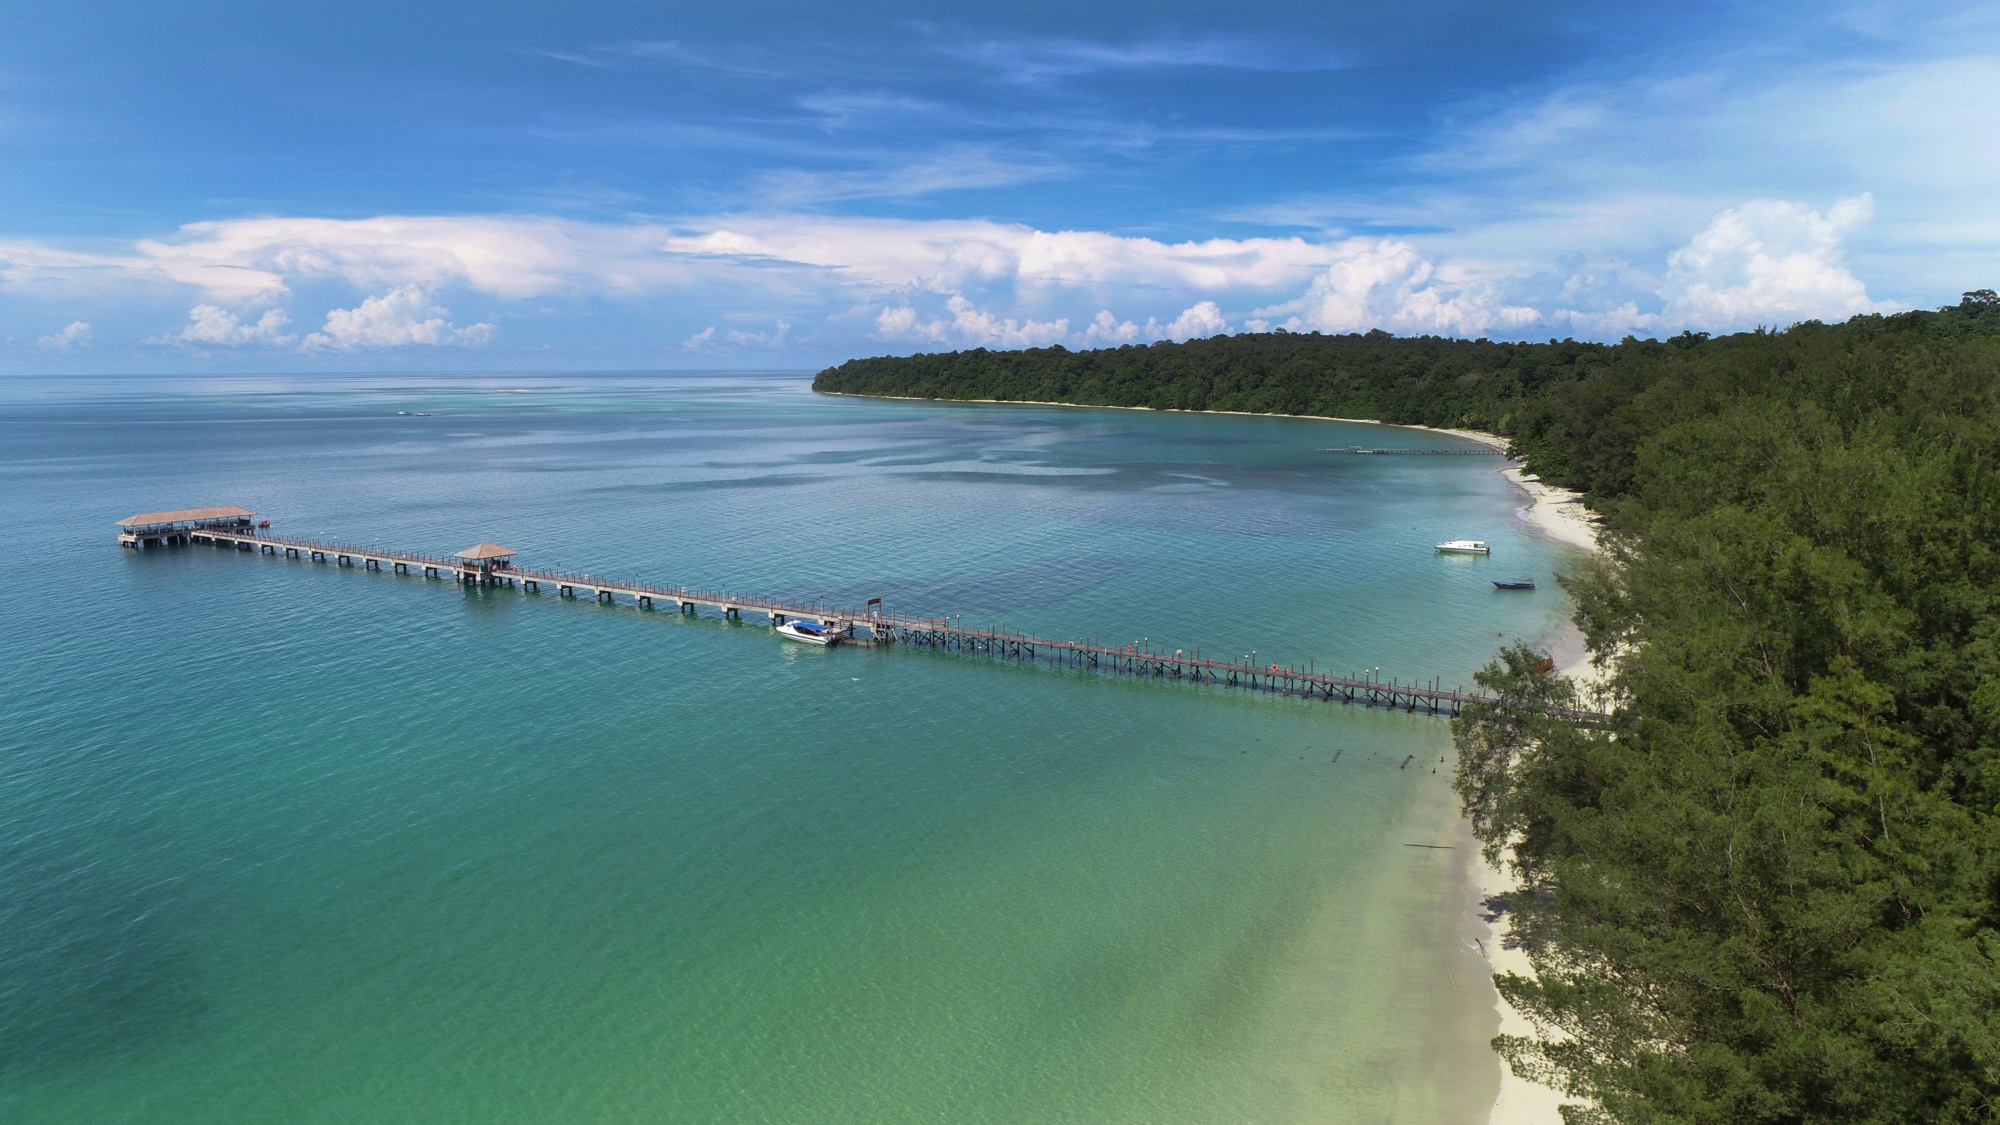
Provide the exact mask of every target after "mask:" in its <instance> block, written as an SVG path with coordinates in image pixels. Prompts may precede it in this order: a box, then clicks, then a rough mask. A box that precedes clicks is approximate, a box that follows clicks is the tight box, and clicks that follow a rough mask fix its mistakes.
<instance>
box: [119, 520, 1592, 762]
mask: <svg viewBox="0 0 2000 1125" xmlns="http://www.w3.org/2000/svg"><path fill="white" fill-rule="evenodd" d="M120 542H122V543H124V544H125V545H127V546H132V547H140V546H147V545H165V544H169V543H175V542H183V543H210V544H214V545H215V546H218V547H230V548H234V549H237V550H246V551H257V552H259V553H260V554H266V555H279V556H285V557H290V558H296V559H303V560H310V561H314V562H323V563H329V564H332V565H335V566H353V567H359V568H363V569H370V570H388V571H395V572H400V573H405V574H413V575H422V576H423V577H426V578H438V579H442V578H444V577H446V576H447V575H449V576H450V577H451V578H452V579H453V580H454V581H457V582H460V583H464V584H468V585H481V586H504V587H512V588H516V589H520V590H522V591H524V592H525V591H537V592H539V591H541V590H544V589H547V590H550V591H553V592H554V593H556V594H558V595H561V596H564V597H581V596H583V595H584V594H589V595H590V597H591V598H592V599H593V600H596V601H600V602H610V603H616V602H617V601H618V599H619V598H621V597H623V598H625V599H628V600H629V601H630V603H631V604H632V605H634V606H637V607H638V608H641V609H658V608H663V607H666V606H673V607H675V608H676V609H678V610H679V611H680V612H681V613H683V614H694V613H697V612H698V611H699V610H700V609H703V608H706V609H710V610H713V611H717V612H720V613H721V614H722V615H723V616H724V617H728V618H733V619H741V617H742V615H743V614H744V613H745V612H749V613H754V614H757V615H760V616H762V617H764V618H766V619H767V620H768V621H769V622H770V623H771V624H772V625H774V626H775V625H779V624H783V623H784V622H785V621H788V620H793V619H798V620H809V621H814V622H817V623H819V624H821V625H823V626H827V627H830V628H833V629H835V630H838V631H839V632H840V633H841V634H842V635H843V636H844V637H846V638H848V639H849V640H852V641H859V642H860V643H864V644H868V643H872V644H877V645H887V644H903V645H915V646H920V647H924V648H931V649H938V650H942V651H949V652H962V653H974V654H979V655H984V656H988V657H993V658H997V659H1010V660H1024V661H1030V662H1037V661H1043V662H1047V663H1049V664H1051V665H1055V666H1060V667H1069V668H1077V669H1084V670H1089V671H1095V672H1101V673H1106V674H1111V675H1125V676H1137V677H1142V678H1147V679H1154V680H1161V681H1173V682H1178V683H1194V684H1215V685H1220V686H1225V687H1234V688H1243V689H1246V690H1250V691H1262V692H1270V693H1272V694H1276V695H1286V696H1296V697H1299V698H1302V699H1317V700H1324V701H1328V702H1339V703H1344V704H1361V705H1363V706H1370V707H1388V708H1392V709H1395V710H1400V711H1409V712H1416V713H1420V714H1429V715H1453V716H1455V715H1458V714H1459V713H1460V712H1461V711H1463V710H1464V708H1465V707H1467V706H1468V705H1471V704H1477V703H1490V702H1492V701H1493V700H1494V697H1493V696H1490V695H1487V694H1485V693H1483V692H1477V691H1471V692H1468V691H1466V690H1464V689H1463V688H1462V687H1446V686H1444V684H1443V683H1442V682H1440V681H1438V680H1430V681H1427V682H1426V681H1419V682H1413V683H1405V682H1402V681H1400V680H1397V679H1390V680H1387V681H1384V680H1380V679H1376V678H1373V677H1367V676H1358V677H1357V676H1338V675H1334V674H1331V673H1327V672H1320V671H1317V670H1315V669H1311V668H1298V667H1296V666H1288V665H1279V664H1256V663H1252V662H1249V661H1242V662H1236V661H1229V660H1213V659H1209V658H1207V657H1204V656H1202V655H1201V654H1200V652H1199V650H1197V651H1196V652H1195V653H1193V654H1190V653H1188V652H1187V651H1185V650H1181V649H1176V650H1174V651H1173V652H1166V651H1164V650H1157V651H1156V650H1153V649H1151V648H1150V647H1149V646H1145V645H1125V646H1122V647H1121V646H1118V645H1105V644H1100V643H1098V642H1097V641H1095V640H1087V639H1073V638H1063V637H1054V638H1051V637H1042V636H1035V635H1033V634H1028V633H1016V632H1012V631H1009V630H1007V629H1005V628H1004V627H1003V628H981V627H977V626H967V625H965V624H963V623H962V622H959V621H957V620H955V619H952V618H941V617H920V616H912V615H908V614H903V613H890V612H885V611H883V610H882V609H881V608H880V607H879V605H878V604H877V603H874V602H871V603H869V604H868V605H866V606H863V607H861V608H855V607H852V606H842V605H838V604H836V603H834V602H828V601H802V600H798V599H790V598H774V597H765V596H760V595H753V594H740V593H734V592H731V591H726V590H719V589H714V588H705V587H698V586H680V585H671V584H659V583H651V582H643V581H639V580H636V579H621V578H611V577H607V576H602V575H592V574H588V573H582V572H575V571H567V570H543V569H536V568H532V567H521V568H516V567H513V566H512V565H510V564H508V563H506V562H504V561H503V562H501V563H500V564H499V565H494V564H493V561H492V559H491V558H490V557H486V558H468V554H469V553H461V554H460V555H453V556H443V555H426V554H420V553H415V552H409V551H397V550H384V549H382V548H379V547H355V546H351V545H348V544H344V543H339V542H336V541H332V540H323V539H311V538H299V537H295V536H284V535H274V534H271V533H270V532H268V531H264V530H261V529H258V528H255V527H251V526H248V521H247V520H239V521H235V522H234V523H232V524H229V525H223V524H220V523H217V524H211V525H208V526H198V527H180V528H173V529H169V530H167V531H164V532H161V533H148V532H141V533H138V534H134V533H131V532H128V533H125V534H123V535H121V536H120ZM482 546H491V545H490V544H485V545H482ZM495 550H496V551H499V552H502V553H503V555H507V556H511V552H506V551H505V549H504V548H495ZM857 630H866V632H867V634H868V636H867V638H866V639H865V640H863V639H862V638H861V636H860V634H859V633H858V632H857ZM1566 717H1568V718H1571V719H1574V720H1577V721H1584V722H1591V721H1597V720H1601V719H1602V718H1603V716H1601V715H1598V714H1595V713H1592V712H1581V711H1579V712H1576V713H1574V714H1572V715H1568V716H1566Z"/></svg>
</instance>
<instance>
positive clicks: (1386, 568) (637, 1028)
mask: <svg viewBox="0 0 2000 1125" xmlns="http://www.w3.org/2000/svg"><path fill="white" fill-rule="evenodd" d="M398 410H410V411H420V410H421V411H430V412H431V416H430V417H427V418H426V417H415V416H408V417H399V416H397V415H396V411H398ZM1384 432H1385V431H1382V430H1380V429H1379V428H1376V427H1367V426H1359V425H1348V424H1340V423H1330V422H1324V421H1307V420H1296V419H1281V418H1243V417H1219V416H1201V415H1183V414H1150V413H1139V412H1128V411H1100V410H1068V409H1061V408H1045V407H1017V406H980V405H958V404H932V403H910V402H883V401H867V400H857V399H845V398H828V397H823V396H815V395H813V394H812V393H811V392H810V391H809V390H808V389H807V387H806V380H805V379H804V378H803V377H799V376H793V375H782V376H754V377H753V376H741V375H730V376H690V375H674V376H658V375H656V376H604V375H591V376H573V377H524V376H501V377H492V378H483V377H460V376H451V377H412V376H402V377H378V376H371V377H327V376H319V377H285V378H270V379H259V378H247V377H232V378H222V379H214V380H194V379H182V380H174V379H95V380H65V381H60V382H58V381H39V380H14V381H11V382H8V383H6V384H4V385H0V473H3V474H4V488H0V512H4V516H5V526H6V527H7V528H8V530H9V535H8V536H7V538H6V540H5V543H4V548H0V549H4V551H5V555H6V560H7V569H8V571H9V572H10V577H11V578H12V581H11V582H10V587H9V602H8V605H7V609H6V612H7V620H8V625H9V627H8V629H7V643H6V645H5V646H4V651H0V708H4V710H3V711H0V715H4V720H5V721H4V723H0V1119H4V1120H8V1121H33V1122H44V1121H46V1122H121V1121H130V1122H149V1123H153V1122H223V1121H227V1122H237V1121H241V1122H264V1121H310V1122H322V1121H324V1122H350V1121H351V1122H581V1121H676V1122H680V1121H715V1122H748V1121H759V1122H906V1121H911V1122H913V1121H954V1122H956V1121H969V1122H986V1121H991V1122H1070V1121H1074V1122H1125V1121H1129V1122H1190V1123H1215V1122H1233V1121H1245V1122H1250V1121H1258V1122H1264V1121H1272V1122H1276V1121H1338V1122H1374V1121H1397V1122H1430V1121H1472V1120H1480V1119H1482V1118H1483V1114H1484V1110H1485V1108H1486V1106H1487V1105H1489V1104H1490V1101H1491V1097H1492V1091H1493V1089H1494V1083H1495V1082H1497V1074H1498V1064H1497V1063H1496V1062H1494V1060H1493V1059H1492V1058H1491V1056H1490V1055H1489V1054H1486V1053H1485V1052H1484V1049H1483V1041H1484V1039H1485V1038H1486V1037H1487V1036H1488V1035H1490V1034H1491V1031H1492V1024H1491V1020H1490V1017H1488V1016H1484V1015H1482V1013H1484V1012H1486V1010H1487V1006H1488V1005H1490V1002H1491V990H1490V986H1488V985H1486V984H1485V983H1484V981H1483V979H1482V977H1481V974H1482V972H1483V969H1482V966H1483V962H1482V961H1480V960H1479V958H1478V956H1477V955H1476V954H1475V953H1473V952H1471V951H1469V950H1468V949H1466V948H1464V947H1463V946H1464V937H1465V934H1466V933H1468V932H1470V931H1469V930H1468V929H1467V924H1468V922H1469V911H1468V907H1469V905H1470V904H1469V902H1468V901H1467V896H1466V893H1465V892H1464V891H1463V889H1462V888H1461V887H1459V886H1458V884H1456V883H1455V882H1454V881H1453V880H1452V878H1451V877H1450V876H1451V874H1452V871H1453V866H1452V865H1454V864H1460V863H1462V862H1464V860H1465V858H1466V857H1467V855H1468V852H1467V851H1466V850H1465V849H1464V848H1463V847H1461V848H1460V849H1459V850H1458V851H1436V850H1428V849H1417V848H1409V847H1406V846H1404V845H1405V844H1407V843H1410V842H1420V843H1422V842H1430V843H1437V842H1457V843H1460V844H1463V843H1464V841H1463V840H1462V839H1458V837H1457V836H1456V835H1455V833H1456V832H1457V829H1455V828H1454V827H1453V823H1452V806H1451V798H1450V794H1449V792H1448V790H1447V787H1446V777H1447V775H1448V773H1449V767H1448V766H1445V767H1441V768H1440V767H1438V759H1439V757H1440V756H1441V755H1445V754H1448V753H1449V738H1448V732H1447V729H1446V726H1445V724H1444V723H1443V722H1442V721H1440V720H1436V719H1431V718H1427V717H1421V716H1409V715H1400V714H1393V713H1385V712H1380V711H1368V710H1365V709H1359V708H1342V707H1340V706H1338V705H1328V704H1314V703H1306V702H1302V701H1298V700H1284V699H1271V698H1264V697H1253V696H1249V695H1244V694H1238V693H1232V692H1229V691H1227V690H1225V689H1200V688H1193V687H1168V686H1160V685H1155V684H1146V683H1137V682H1130V681H1121V680H1116V679H1110V678H1100V677H1096V676H1093V675H1089V674H1083V673H1075V672H1064V671H1056V670H1050V669H1047V668H1035V667H1023V666H1016V665H1008V664H1001V663H991V662H987V661H984V660H981V659H976V658H969V657H963V656H953V655H945V654H937V653H929V652H923V651H914V650H900V649H882V650H867V649H851V648H849V649H833V650H821V649H810V648H807V647H804V646H799V645H795V644H791V643H788V642H783V641H781V640H779V639H777V638H775V637H773V636H772V635H771V634H770V632H769V631H768V629H766V628H764V627H763V626H762V625H761V624H760V623H756V622H751V621H746V622H742V623H736V622H723V621H720V620H716V619H714V618H701V619H684V618H681V617H679V616H677V615H676V614H673V613H671V612H666V613H647V612H641V611H638V610H635V609H632V608H630V607H629V606H620V607H616V608H612V607H603V606H597V605H593V604H591V603H588V602H581V601H565V600H562V599H559V598H557V597H555V596H553V595H541V596H534V595H523V594H520V593H517V592H514V591H503V590H462V589H460V588H458V587H455V586H453V585H452V584H450V583H447V582H426V581H424V580H422V579H420V578H410V577H404V576H396V575H385V574H380V573H370V572H363V571H354V570H336V569H335V568H332V567H329V566H324V565H315V564H311V563H301V562H297V561H287V560H278V559H274V558H270V557H262V556H256V555H251V554H239V553H233V552H224V551H218V550H215V549H213V548H208V547H189V548H179V549H169V550H155V551H149V552H133V551H122V550H120V549H119V548H118V547H117V546H116V545H115V543H114V540H113V528H112V527H111V523H112V521H114V520H116V519H118V518H121V517H123V516H125V515H128V514H131V513H133V512H137V511H142V510H148V509H157V508H165V507H180V506H188V505H196V504H208V503H235V504H242V505H244V506H247V507H251V508H254V509H256V510H258V511H259V512H261V513H263V514H265V515H267V516H269V517H270V518H271V519H272V520H273V522H274V524H275V529H276V530H279V531H283V532H292V533H317V534H322V535H328V536H337V537H340V538H342V539H345V540H349V541H354V542H359V543H364V544H366V543H370V542H374V541H376V540H379V541H380V542H381V543H383V544H384V545H396V546H401V547H406V548H414V549H421V550H426V551H451V550H456V549H459V548H461V547H464V546H467V545H470V544H472V543H475V542H478V541H480V540H485V539H491V540H494V541H497V542H500V543H503V544H505V545H507V546H510V547H513V548H516V549H517V550H519V551H520V552H521V555H522V558H523V560H524V561H531V562H534V563H536V564H563V565H567V566H571V567H575V568H577V569H581V570H587V571H590V572H591V573H603V574H636V575H640V576H644V577H648V578H652V579H657V580H663V581H674V582H686V583H690V584H695V583H699V584H704V585H726V586H728V587H730V588H732V589H736V590H742V591H750V592H764V593H774V594H791V595H799V596H806V597H813V596H822V597H827V598H832V599H838V600H842V601H847V602H858V601H860V600H862V599H865V598H868V597H882V598H884V599H885V601H886V602H887V604H888V605H889V606H890V607H892V608H899V609H904V610H908V611H911V612H918V613H930V614H940V615H941V614H947V613H949V614H962V615H964V616H965V618H966V619H967V620H968V621H969V622H989V623H999V622H1003V621H1004V622H1005V623H1006V624H1007V625H1008V626H1009V627H1011V628H1018V629H1023V630H1034V631H1045V632H1060V633H1063V634H1066V635H1079V634H1086V633H1091V634H1096V635H1098V636H1099V637H1100V638H1102V639H1104V640H1107V641H1111V640H1121V641H1138V640H1141V639H1142V638H1145V639H1146V642H1147V643H1149V644H1151V645H1153V646H1155V647H1159V646H1161V645H1165V646H1166V647H1168V648H1173V647H1183V646H1185V647H1190V648H1191V647H1192V646H1194V645H1196V644H1200V645H1202V646H1203V649H1204V651H1205V652H1207V653H1210V654H1215V655H1240V654H1245V653H1249V652H1251V651H1252V650H1253V649H1254V650H1256V652H1257V653H1258V655H1259V659H1260V660H1268V661H1273V662H1280V663H1283V662H1292V661H1296V662H1299V663H1304V662H1306V661H1308V660H1310V661H1313V662H1314V663H1315V664H1316V666H1318V667H1320V668H1323V669H1324V668H1332V669H1335V670H1353V671H1358V670H1361V669H1367V668H1377V667H1379V668H1380V669H1381V671H1382V674H1383V675H1384V676H1385V677H1386V676H1391V675H1393V676H1398V677H1402V678H1405V679H1407V678H1412V677H1431V676H1441V677H1443V678H1444V679H1445V680H1446V682H1449V683H1456V682H1467V681H1469V676H1470V672H1471V671H1472V670H1473V669H1474V668H1476V667H1477V666H1479V665H1480V664H1482V663H1484V661H1485V660H1486V659H1488V658H1489V657H1490V655H1491V653H1492V651H1493V649H1494V648H1495V646H1496V645H1497V644H1498V643H1499V642H1500V640H1501V635H1503V634H1504V635H1505V636H1507V637H1514V636H1520V637H1526V638H1529V639H1539V640H1547V639H1551V638H1554V637H1555V636H1557V635H1558V633H1559V632H1560V631H1561V624H1562V618H1563V615H1564V612H1565V607H1564V605H1563V603H1562V600H1561V596H1560V593H1559V591H1556V590H1555V589H1554V588H1553V584H1552V583H1549V582H1546V581H1545V582H1544V586H1543V589H1541V590H1539V591H1536V592H1534V593H1532V594H1527V595H1520V594H1501V593H1496V592H1495V591H1494V590H1493V589H1492V587H1491V586H1490V585H1489V582H1488V580H1489V579H1490V578H1493V577H1512V576H1514V575H1516V574H1526V575H1533V576H1536V577H1539V578H1542V579H1544V580H1546V579H1548V578H1549V577H1550V576H1551V574H1552V571H1553V569H1554V568H1555V567H1556V566H1557V565H1558V564H1559V563H1560V561H1561V560H1562V558H1563V557H1564V556H1563V554H1562V552H1563V548H1560V547H1558V546H1555V545H1551V544H1547V543H1544V542H1542V541H1540V540H1537V539H1535V538H1532V537H1531V536H1529V535H1527V534H1525V532H1524V530H1523V528H1522V525H1521V524H1520V523H1519V522H1518V520H1516V519H1515V517H1514V516H1513V514H1512V513H1513V509H1514V507H1515V506H1516V505H1517V503H1518V500H1517V498H1516V496H1515V494H1514V490H1513V488H1512V486H1511V485H1509V484H1507V483H1506V482H1505V481H1504V480H1503V479H1502V478H1500V477H1499V476H1497V475H1496V474H1495V473H1494V471H1493V470H1494V469H1496V468H1497V467H1498V461H1497V459H1493V458H1479V457H1427V458H1426V457H1351V456H1348V457H1342V456H1336V455H1329V454H1324V453H1319V452H1316V450H1317V449H1319V448H1321V447H1328V446H1339V445H1346V444H1350V443H1355V442H1361V443H1365V444H1378V443H1379V442H1380V441H1381V439H1382V435H1383V434H1384ZM1389 432H1393V433H1396V435H1397V436H1396V440H1395V444H1397V445H1402V446H1414V445H1449V444H1455V439H1451V438H1448V437H1444V436H1440V435H1431V434H1421V433H1410V432H1406V431H1389ZM1454 537H1470V538H1484V539H1488V540H1491V541H1492V542H1493V543H1494V545H1495V549H1494V555H1493V557H1492V558H1491V559H1468V558H1448V557H1438V556H1435V555H1433V554H1432V552H1431V550H1430V545H1431V544H1432V543H1435V542H1437V541H1439V540H1440V539H1443V538H1454ZM1412 757H1413V758H1414V762H1413V764H1411V765H1409V766H1407V767H1406V768H1399V765H1400V764H1401V763H1403V762H1405V760H1406V759H1409V758H1412ZM1433 768H1440V772H1438V773H1435V774H1434V773H1432V772H1431V771H1432V769H1433ZM1482 1020H1484V1021H1485V1022H1482ZM1482 1099H1483V1100H1482Z"/></svg>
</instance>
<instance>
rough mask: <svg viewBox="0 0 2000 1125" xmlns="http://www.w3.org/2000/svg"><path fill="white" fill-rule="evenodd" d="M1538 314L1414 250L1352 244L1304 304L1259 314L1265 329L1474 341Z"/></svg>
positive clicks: (1342, 247) (1390, 242)
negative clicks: (1383, 332) (1277, 323)
mask: <svg viewBox="0 0 2000 1125" xmlns="http://www.w3.org/2000/svg"><path fill="white" fill-rule="evenodd" d="M1541 315H1542V314H1541V313H1540V311H1538V310H1536V309H1534V308H1530V307H1528V306H1526V305H1512V304H1508V303H1506V302H1505V301H1503V300H1501V299H1500V298H1499V297H1498V296H1497V294H1496V291H1495V289H1494V287H1493V286H1492V285H1491V284H1489V283H1487V282H1484V281H1481V280H1479V279H1478V278H1476V277H1474V276H1473V275H1472V274H1471V273H1470V271H1468V270H1466V269H1464V268H1462V267H1446V268H1443V269H1440V268H1439V267H1438V266H1437V265H1436V264H1435V263H1433V262H1432V261H1431V260H1430V259H1428V258H1426V257H1424V256H1423V254H1421V253H1419V252H1418V250H1417V248H1416V247H1415V246H1413V245H1411V244H1410V243H1407V242H1403V241H1400V240H1396V239H1387V238H1385V239H1380V240H1372V239H1364V238H1354V239H1348V240H1347V241H1345V242H1343V243H1340V244H1339V246H1338V252H1337V253H1336V254H1335V255H1334V261H1333V262H1332V264H1330V265H1328V266H1327V267H1326V268H1325V270H1323V271H1321V272H1320V274H1319V275H1318V276H1317V277H1315V278H1313V281H1312V284H1311V285H1310V286H1308V287H1307V289H1306V292H1305V293H1304V295H1303V296H1300V297H1298V298H1297V299H1295V300H1291V301H1285V302H1281V303H1279V304H1276V305H1271V306H1268V307H1266V308H1262V309H1258V310H1257V313H1256V316H1257V318H1258V320H1259V321H1260V322H1268V321H1269V319H1270V318H1274V317H1286V319H1285V320H1284V321H1282V322H1281V323H1282V324H1283V326H1284V327H1287V328H1294V329H1296V328H1312V329H1318V330H1320V331H1325V332H1355V331H1361V330H1364V329H1369V328H1383V329H1390V330H1394V331H1402V332H1410V333H1419V334H1438V333H1442V334H1446V335H1457V336H1474V335H1478V334H1479V333H1481V332H1484V331H1486V330H1488V329H1491V328H1518V327H1521V326H1524V325H1528V324H1533V323H1534V322H1535V321H1537V320H1540V319H1541Z"/></svg>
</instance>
